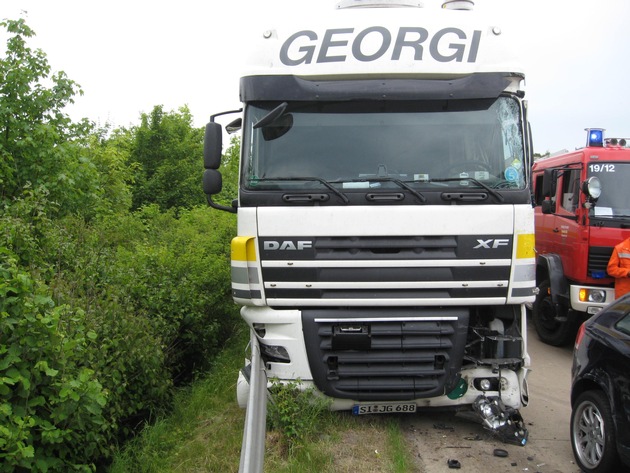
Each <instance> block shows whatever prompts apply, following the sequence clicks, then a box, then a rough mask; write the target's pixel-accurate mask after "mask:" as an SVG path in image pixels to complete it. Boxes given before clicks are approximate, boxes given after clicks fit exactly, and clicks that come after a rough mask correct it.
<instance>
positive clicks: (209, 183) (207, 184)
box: [203, 169, 223, 195]
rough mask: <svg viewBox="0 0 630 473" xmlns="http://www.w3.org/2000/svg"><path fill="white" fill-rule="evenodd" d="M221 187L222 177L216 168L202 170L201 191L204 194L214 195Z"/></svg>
mask: <svg viewBox="0 0 630 473" xmlns="http://www.w3.org/2000/svg"><path fill="white" fill-rule="evenodd" d="M222 189H223V177H222V176H221V173H220V172H219V171H217V170H216V169H206V170H205V171H204V172H203V191H204V192H205V193H206V195H215V194H218V193H219V192H221V190H222Z"/></svg>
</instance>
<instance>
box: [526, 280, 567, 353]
mask: <svg viewBox="0 0 630 473" xmlns="http://www.w3.org/2000/svg"><path fill="white" fill-rule="evenodd" d="M538 289H539V292H538V295H537V296H536V301H535V302H534V306H533V308H532V318H533V320H534V327H535V328H536V332H537V333H538V337H539V338H540V340H541V341H542V342H544V343H546V344H547V345H553V346H563V345H567V344H568V343H569V342H571V341H572V340H574V339H575V323H574V322H573V321H572V320H571V318H570V317H567V315H568V309H567V307H566V306H565V305H563V304H557V305H556V304H554V303H553V302H552V300H551V292H550V285H549V281H548V280H546V281H543V282H542V283H540V285H539V286H538Z"/></svg>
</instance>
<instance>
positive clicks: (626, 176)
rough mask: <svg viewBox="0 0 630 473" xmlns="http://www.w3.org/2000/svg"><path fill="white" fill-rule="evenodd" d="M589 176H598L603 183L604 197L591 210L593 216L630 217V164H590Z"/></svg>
mask: <svg viewBox="0 0 630 473" xmlns="http://www.w3.org/2000/svg"><path fill="white" fill-rule="evenodd" d="M588 175H589V177H591V176H597V177H598V178H599V180H600V181H601V183H602V195H601V196H600V197H599V199H597V204H596V205H595V206H594V207H593V208H592V209H591V215H593V216H596V217H620V216H625V217H630V186H628V182H630V163H620V162H608V163H606V162H598V163H590V164H589V165H588Z"/></svg>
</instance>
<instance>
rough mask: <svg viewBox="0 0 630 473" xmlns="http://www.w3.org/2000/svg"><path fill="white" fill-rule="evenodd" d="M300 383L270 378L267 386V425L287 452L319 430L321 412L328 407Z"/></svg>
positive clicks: (292, 451) (294, 450) (290, 453)
mask: <svg viewBox="0 0 630 473" xmlns="http://www.w3.org/2000/svg"><path fill="white" fill-rule="evenodd" d="M300 385H301V381H300V380H297V381H292V382H288V383H281V382H279V381H278V380H272V386H271V388H270V389H269V391H270V393H271V400H270V402H269V403H268V405H267V419H268V420H269V425H270V428H271V429H273V430H277V431H278V432H280V434H281V436H282V440H283V441H284V443H285V445H286V448H287V451H288V453H289V455H293V454H294V453H295V452H296V450H297V449H299V448H301V447H303V446H304V445H305V444H306V443H307V441H308V440H309V439H310V438H311V437H312V436H313V435H314V434H316V433H318V432H319V424H320V421H321V420H322V416H324V415H325V414H326V413H328V412H329V407H330V402H329V401H328V400H327V399H324V398H321V397H318V396H316V395H315V392H314V389H313V388H308V389H302V388H301V387H300Z"/></svg>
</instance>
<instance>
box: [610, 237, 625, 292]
mask: <svg viewBox="0 0 630 473" xmlns="http://www.w3.org/2000/svg"><path fill="white" fill-rule="evenodd" d="M607 271H608V274H609V275H610V276H612V277H613V278H615V299H619V298H620V297H621V296H623V295H624V294H625V293H627V292H630V238H627V239H626V240H624V241H622V242H621V243H619V244H618V245H617V246H615V248H614V249H613V252H612V255H611V256H610V261H608V268H607Z"/></svg>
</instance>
